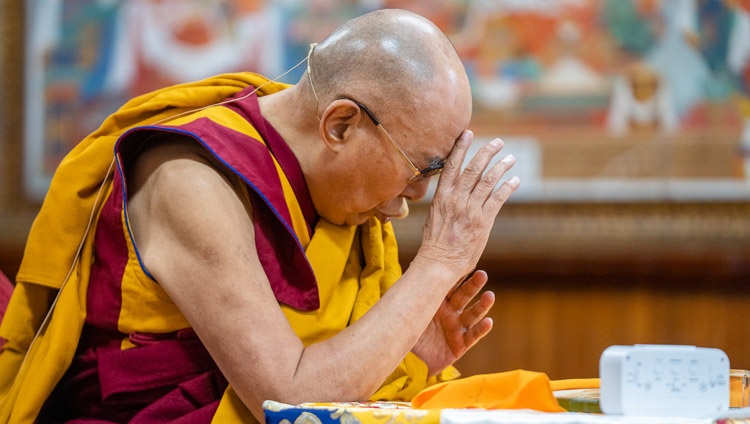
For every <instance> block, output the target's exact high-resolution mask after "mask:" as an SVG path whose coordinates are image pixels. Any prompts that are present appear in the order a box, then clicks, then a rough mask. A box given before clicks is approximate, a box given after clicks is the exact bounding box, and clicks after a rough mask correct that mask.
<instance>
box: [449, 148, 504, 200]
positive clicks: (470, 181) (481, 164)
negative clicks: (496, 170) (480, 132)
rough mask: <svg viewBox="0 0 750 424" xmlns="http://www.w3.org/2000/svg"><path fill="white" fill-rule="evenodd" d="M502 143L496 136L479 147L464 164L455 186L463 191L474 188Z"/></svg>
mask: <svg viewBox="0 0 750 424" xmlns="http://www.w3.org/2000/svg"><path fill="white" fill-rule="evenodd" d="M503 144H504V143H503V141H502V140H500V139H499V138H496V139H494V140H492V141H490V142H489V143H487V144H485V145H484V146H482V147H480V148H479V151H478V152H477V154H475V155H474V157H473V158H471V160H470V161H469V163H468V164H467V165H466V169H464V171H463V172H462V173H461V177H460V179H459V180H458V185H457V188H458V189H459V190H461V191H465V192H470V191H472V190H474V187H475V186H476V185H477V183H478V182H479V181H480V180H481V178H482V175H483V174H484V171H485V170H486V169H487V166H488V165H489V164H490V162H491V161H492V158H494V157H495V155H497V154H498V153H499V152H500V150H501V149H502V148H503Z"/></svg>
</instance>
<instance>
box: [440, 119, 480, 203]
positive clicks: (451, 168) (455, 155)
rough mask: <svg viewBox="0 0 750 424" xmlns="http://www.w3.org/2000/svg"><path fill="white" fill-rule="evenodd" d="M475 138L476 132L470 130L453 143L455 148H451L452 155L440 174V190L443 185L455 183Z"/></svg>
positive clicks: (451, 185)
mask: <svg viewBox="0 0 750 424" xmlns="http://www.w3.org/2000/svg"><path fill="white" fill-rule="evenodd" d="M473 139H474V133H472V132H471V131H469V130H466V131H464V132H463V133H461V135H460V136H459V137H458V140H456V143H455V144H454V145H453V150H451V153H450V155H448V158H447V159H446V161H445V166H443V172H442V173H441V174H440V180H439V181H438V188H437V190H438V191H439V190H440V186H441V185H448V186H450V187H453V186H454V185H455V181H456V179H457V178H458V176H459V175H460V173H461V165H463V163H464V160H466V152H468V151H469V147H470V146H471V142H472V140H473Z"/></svg>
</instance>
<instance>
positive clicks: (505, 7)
mask: <svg viewBox="0 0 750 424" xmlns="http://www.w3.org/2000/svg"><path fill="white" fill-rule="evenodd" d="M28 4H29V7H28V9H27V10H28V33H27V40H28V52H27V68H26V69H27V72H26V75H27V90H26V92H27V99H26V103H27V125H26V138H27V140H26V154H25V157H26V164H25V169H26V180H27V181H30V182H31V185H32V187H30V191H31V192H33V193H37V195H39V194H43V193H44V191H46V186H47V184H48V182H49V178H50V177H51V174H52V173H53V172H54V169H55V167H56V166H57V164H58V163H59V161H60V160H61V158H62V157H63V156H64V155H65V154H66V153H67V152H68V151H69V150H70V149H71V148H72V146H74V145H75V144H76V143H77V142H78V141H79V140H80V139H82V138H83V137H84V136H85V135H86V134H88V133H89V132H91V131H92V130H94V129H95V128H96V127H97V126H98V124H99V123H100V122H101V121H102V119H103V118H104V117H105V116H106V115H107V114H109V113H110V112H112V111H113V110H115V109H116V108H117V107H118V106H120V105H121V104H122V103H124V102H125V101H126V100H127V99H129V98H130V97H132V96H135V95H138V94H141V93H144V92H146V91H149V90H152V89H156V88H159V87H162V86H165V85H169V84H173V83H179V82H184V81H190V80H196V79H200V78H204V77H206V76H209V75H213V74H217V73H222V72H235V71H242V70H251V71H255V72H260V73H262V74H265V75H267V76H277V75H280V74H282V73H283V72H284V71H285V70H287V69H289V68H290V67H291V66H293V65H294V64H296V63H297V62H299V61H300V60H301V59H302V58H304V55H305V54H306V52H307V46H308V44H309V43H310V42H315V41H320V40H321V39H322V38H323V37H324V36H325V34H327V33H329V32H330V30H331V29H333V28H334V27H336V26H337V25H339V24H340V23H342V22H344V21H346V20H347V19H349V18H350V17H353V16H355V15H358V14H361V13H363V12H366V11H370V10H374V9H377V8H390V7H393V8H404V9H409V10H412V11H415V12H417V13H420V14H422V15H424V16H426V17H428V18H430V19H431V20H432V21H433V22H435V23H436V24H437V25H438V26H440V28H441V29H442V30H443V31H444V32H446V33H447V34H448V35H449V37H450V38H451V40H452V41H453V43H454V45H455V46H456V49H457V50H458V52H459V54H460V55H461V57H462V59H463V60H464V62H465V64H466V68H467V70H468V72H469V76H470V79H471V81H472V87H473V94H474V101H475V113H474V121H473V125H474V126H475V127H476V129H475V133H477V134H478V135H486V136H508V137H510V138H511V139H512V138H513V137H526V138H528V137H531V139H533V140H536V141H537V142H539V143H541V144H542V147H540V149H541V151H543V154H544V158H540V157H539V156H538V155H537V156H536V157H535V158H530V160H536V161H541V164H540V168H539V169H540V170H539V171H538V172H537V174H538V175H536V177H537V178H539V179H540V181H544V180H554V179H556V178H557V179H560V178H562V179H565V178H610V177H617V178H660V177H661V176H663V175H662V174H660V172H662V171H657V170H663V169H664V168H665V166H667V167H668V166H673V165H674V161H673V160H671V159H670V161H669V163H667V164H665V162H663V161H657V162H656V163H655V164H654V165H653V166H651V167H650V168H649V169H650V170H647V171H643V168H644V165H643V163H644V159H643V157H641V156H643V155H645V156H648V155H653V153H654V152H660V151H663V150H664V149H663V148H662V147H658V146H659V145H660V144H659V143H662V145H663V143H672V144H671V145H670V147H669V152H668V155H670V157H671V158H672V159H674V158H676V157H677V156H679V155H687V156H685V157H688V156H689V157H690V158H699V157H700V156H701V154H702V153H700V150H701V147H700V146H701V145H703V146H705V145H706V144H705V140H713V141H712V142H711V145H712V146H714V145H715V146H714V147H712V148H711V149H706V150H705V153H704V156H708V157H711V158H714V159H715V162H716V164H714V165H711V166H713V168H711V169H712V170H711V171H708V170H703V171H701V170H696V171H695V173H694V174H691V172H692V171H686V170H685V169H687V168H694V166H692V165H691V163H692V162H690V161H691V160H693V161H697V160H698V159H690V160H688V159H686V160H687V162H686V160H682V159H679V158H678V159H675V160H682V162H681V163H682V165H681V167H676V168H675V167H674V166H673V168H674V169H672V168H670V169H672V170H671V171H668V172H667V175H668V177H670V178H681V179H687V180H690V179H696V178H697V179H703V180H705V179H706V178H708V179H722V180H730V181H746V175H750V165H746V162H747V163H750V0H632V1H622V0H424V1H416V0H360V1H356V0H312V1H301V0H275V1H273V0H268V1H262V0H127V1H125V0H37V1H32V0H30V1H29V3H28ZM301 72H302V70H301V68H300V69H298V70H296V71H295V72H292V73H290V74H289V75H287V76H286V77H285V78H284V79H283V80H284V81H286V82H295V81H296V80H297V79H298V78H299V77H300V76H301ZM561 135H562V136H561ZM553 138H558V139H561V140H562V141H560V143H559V145H553V143H554V141H553V140H552V139H553ZM566 139H568V140H572V141H571V143H572V144H570V143H568V144H569V145H570V146H571V147H570V148H569V149H568V150H569V154H570V155H571V157H570V158H566V157H563V155H561V154H560V149H562V147H561V146H563V145H565V140H566ZM640 139H644V140H652V141H651V144H652V146H651V147H649V148H645V147H644V145H635V144H634V143H638V142H639V141H638V140H640ZM576 140H577V141H576ZM581 140H583V141H581ZM586 140H589V141H586ZM653 140H657V141H653ZM680 140H685V141H680ZM691 140H692V141H691ZM584 142H587V143H589V147H591V146H595V145H599V144H601V143H605V144H606V143H609V144H606V146H609V147H606V148H604V147H602V149H603V150H602V152H605V150H606V152H605V153H599V156H602V155H604V156H607V155H609V156H607V158H605V159H602V160H603V161H604V163H601V164H597V163H595V161H594V162H592V159H591V158H594V157H596V154H595V153H592V154H591V156H590V157H589V158H588V159H586V156H585V154H583V155H581V152H584V150H579V151H578V154H579V157H580V161H579V163H578V164H577V166H576V163H575V154H576V152H575V148H576V146H580V145H581V143H584ZM617 143H626V144H627V145H628V146H629V147H628V148H623V150H622V151H617V150H616V149H615V150H612V148H611V146H620V145H622V144H617ZM679 143H683V144H682V145H679ZM690 143H693V144H690ZM702 143H703V144H702ZM545 146H547V147H545ZM570 149H574V150H573V151H572V152H571V151H570ZM607 149H609V150H607ZM644 149H645V150H644ZM641 151H642V152H645V153H639V152H641ZM685 152H687V153H685ZM584 153H585V152H584ZM639 155H640V156H639ZM719 157H721V158H723V159H721V160H719V159H718V158H719ZM629 161H635V162H638V163H640V165H639V166H640V167H641V171H638V170H637V169H635V168H633V167H632V166H631V165H628V164H629V163H630V162H629ZM566 164H568V165H566ZM670 164H672V165H670ZM566 166H567V167H566ZM571 170H573V171H571Z"/></svg>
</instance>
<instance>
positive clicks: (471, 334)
mask: <svg viewBox="0 0 750 424" xmlns="http://www.w3.org/2000/svg"><path fill="white" fill-rule="evenodd" d="M492 325H493V322H492V318H490V317H487V318H483V319H482V320H481V321H479V322H478V323H477V324H476V325H475V326H473V327H471V328H469V330H468V331H467V332H466V333H465V334H464V345H465V346H466V349H467V350H468V349H469V348H471V347H472V346H474V345H475V344H476V343H477V342H478V341H479V340H481V339H482V338H483V337H484V336H486V335H487V334H489V332H490V330H492Z"/></svg>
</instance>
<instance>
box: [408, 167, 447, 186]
mask: <svg viewBox="0 0 750 424" xmlns="http://www.w3.org/2000/svg"><path fill="white" fill-rule="evenodd" d="M441 172H443V168H442V167H440V168H433V169H430V170H428V171H423V172H422V173H420V174H419V175H414V176H413V177H411V178H409V180H408V182H409V183H418V182H421V181H424V180H428V179H430V178H431V177H432V176H434V175H437V174H439V173H441Z"/></svg>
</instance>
